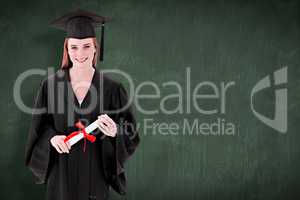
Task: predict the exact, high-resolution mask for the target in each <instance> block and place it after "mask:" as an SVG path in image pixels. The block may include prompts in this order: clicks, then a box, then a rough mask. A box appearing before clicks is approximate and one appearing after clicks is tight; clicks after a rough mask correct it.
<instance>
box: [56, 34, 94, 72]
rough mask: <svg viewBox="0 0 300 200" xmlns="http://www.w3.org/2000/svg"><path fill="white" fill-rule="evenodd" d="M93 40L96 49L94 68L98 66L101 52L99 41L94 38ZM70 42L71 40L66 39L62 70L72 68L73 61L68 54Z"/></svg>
mask: <svg viewBox="0 0 300 200" xmlns="http://www.w3.org/2000/svg"><path fill="white" fill-rule="evenodd" d="M92 39H93V43H94V45H95V48H96V53H95V55H94V58H93V67H95V66H96V64H97V60H98V56H99V51H100V50H99V45H98V42H97V39H96V38H95V37H93V38H92ZM68 40H69V38H65V42H64V52H63V58H62V62H61V68H62V69H66V68H70V67H72V61H71V60H70V57H69V54H68Z"/></svg>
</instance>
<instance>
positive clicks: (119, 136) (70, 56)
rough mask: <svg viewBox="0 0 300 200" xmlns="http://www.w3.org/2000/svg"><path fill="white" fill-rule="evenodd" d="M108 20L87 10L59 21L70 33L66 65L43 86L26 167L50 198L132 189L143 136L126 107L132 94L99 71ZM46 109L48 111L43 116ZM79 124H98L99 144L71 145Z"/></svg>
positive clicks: (78, 199)
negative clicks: (129, 177)
mask: <svg viewBox="0 0 300 200" xmlns="http://www.w3.org/2000/svg"><path fill="white" fill-rule="evenodd" d="M105 21H106V19H105V18H104V17H102V16H99V15H97V14H94V13H90V12H87V11H82V10H78V11H75V12H72V13H69V14H67V15H65V16H63V17H61V18H59V19H57V20H55V21H54V24H55V25H57V26H58V27H60V28H63V29H64V30H66V31H67V37H66V39H65V43H64V53H63V59H62V66H61V69H59V70H58V71H57V72H56V73H55V74H54V75H50V76H48V77H47V78H46V79H45V80H43V81H42V83H41V85H40V89H39V91H38V94H37V97H36V100H35V104H34V109H33V113H32V114H33V116H32V123H31V128H30V131H29V136H28V140H27V145H26V165H27V166H28V167H29V168H30V169H31V171H32V172H33V174H34V175H35V178H36V183H39V184H41V183H46V184H47V199H53V200H54V199H55V200H87V199H90V200H92V199H93V200H95V199H97V200H104V199H107V198H108V196H109V187H112V188H113V189H114V190H116V191H117V192H118V193H120V194H125V191H126V190H125V187H126V177H125V169H124V162H125V161H126V160H127V159H128V158H129V157H130V156H131V155H132V154H133V153H134V151H135V149H136V147H137V145H138V143H139V136H138V133H137V131H136V128H135V127H136V125H135V124H136V123H135V118H134V116H133V114H132V112H131V110H130V108H128V107H127V108H128V109H122V108H123V107H125V106H124V105H126V104H127V102H128V98H127V92H126V90H125V89H124V87H123V86H122V85H121V84H120V83H118V82H116V81H113V80H112V79H110V78H108V77H106V76H104V75H103V73H102V72H99V71H98V70H97V68H96V63H97V59H98V54H99V51H100V50H99V48H98V45H97V40H96V34H95V31H94V26H95V25H97V24H103V23H104V22H105ZM102 27H103V26H102ZM102 30H103V29H102ZM102 35H103V34H102ZM102 38H103V37H102ZM101 45H102V46H103V43H101ZM102 46H101V47H102ZM101 51H103V48H101ZM101 55H102V54H101ZM100 60H101V59H100ZM100 86H101V87H100ZM79 104H80V105H79ZM57 107H59V108H60V109H59V110H56V109H52V110H51V108H57ZM42 108H46V109H45V110H44V112H38V110H41V109H42ZM106 111H107V112H106ZM108 111H116V112H115V113H114V114H110V113H108ZM108 114H109V115H108ZM70 121H72V123H71V122H70ZM78 121H79V122H81V123H82V124H83V126H88V125H89V124H90V123H91V122H94V121H96V122H97V126H98V127H99V129H100V131H99V130H96V131H94V132H92V133H90V134H93V135H95V137H96V138H97V140H96V141H95V142H94V140H93V141H92V142H91V143H90V142H88V143H86V140H81V141H80V142H78V143H76V144H74V145H72V146H71V144H70V143H68V141H65V138H66V137H67V135H69V134H70V133H72V132H74V131H77V129H78V127H77V126H76V124H74V123H73V122H78ZM123 122H124V123H127V124H130V125H131V126H130V127H125V126H123V125H122V123H123ZM117 127H118V128H117ZM83 150H84V151H83Z"/></svg>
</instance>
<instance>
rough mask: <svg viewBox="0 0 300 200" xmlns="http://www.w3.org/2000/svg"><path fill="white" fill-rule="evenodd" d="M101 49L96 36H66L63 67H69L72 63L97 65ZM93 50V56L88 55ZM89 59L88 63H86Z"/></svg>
mask: <svg viewBox="0 0 300 200" xmlns="http://www.w3.org/2000/svg"><path fill="white" fill-rule="evenodd" d="M99 51H100V50H99V45H98V43H97V39H96V38H95V37H93V38H86V39H76V38H66V39H65V42H64V52H63V59H62V64H61V67H62V68H69V67H71V66H72V65H79V66H81V65H82V64H85V65H92V66H96V64H97V60H98V56H99ZM91 52H92V55H93V57H89V56H88V55H89V54H90V53H91ZM87 60H88V63H85V61H87Z"/></svg>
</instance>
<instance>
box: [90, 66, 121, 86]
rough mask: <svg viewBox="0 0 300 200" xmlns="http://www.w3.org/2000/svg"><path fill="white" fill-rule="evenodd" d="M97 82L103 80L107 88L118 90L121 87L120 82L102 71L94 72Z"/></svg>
mask: <svg viewBox="0 0 300 200" xmlns="http://www.w3.org/2000/svg"><path fill="white" fill-rule="evenodd" d="M96 72H97V75H98V78H99V80H103V84H104V86H106V87H109V88H116V89H117V88H119V87H121V85H122V83H121V82H120V81H117V80H114V79H113V78H112V77H111V76H110V75H109V74H105V73H103V72H102V71H98V70H97V71H96Z"/></svg>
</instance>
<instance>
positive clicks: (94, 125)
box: [68, 120, 105, 146]
mask: <svg viewBox="0 0 300 200" xmlns="http://www.w3.org/2000/svg"><path fill="white" fill-rule="evenodd" d="M96 128H99V129H100V130H101V131H102V132H105V130H103V129H102V128H101V127H100V126H98V123H97V120H96V121H94V122H93V123H91V124H90V125H88V126H87V127H86V128H85V129H84V130H85V132H86V133H88V134H89V133H91V132H92V131H94V130H95V129H96ZM82 138H83V133H82V132H80V133H79V134H78V135H75V136H74V137H72V138H70V139H69V140H68V143H69V144H70V145H71V146H72V145H73V144H76V143H77V142H78V141H79V140H81V139H82Z"/></svg>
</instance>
